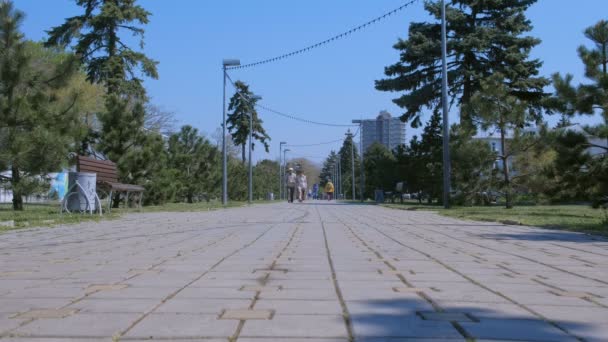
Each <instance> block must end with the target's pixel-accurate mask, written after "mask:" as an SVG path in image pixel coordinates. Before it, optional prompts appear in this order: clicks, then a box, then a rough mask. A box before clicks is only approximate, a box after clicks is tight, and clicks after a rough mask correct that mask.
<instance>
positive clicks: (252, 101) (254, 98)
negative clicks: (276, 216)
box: [248, 95, 262, 204]
mask: <svg viewBox="0 0 608 342" xmlns="http://www.w3.org/2000/svg"><path fill="white" fill-rule="evenodd" d="M261 99H262V97H261V96H258V95H251V96H250V97H249V99H248V104H249V109H250V111H249V186H248V190H249V196H248V200H249V204H251V202H253V163H252V161H251V151H252V150H253V112H254V106H253V104H255V101H258V100H261Z"/></svg>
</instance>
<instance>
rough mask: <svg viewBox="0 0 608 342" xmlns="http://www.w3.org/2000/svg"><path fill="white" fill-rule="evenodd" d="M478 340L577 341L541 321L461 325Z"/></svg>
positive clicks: (503, 321) (504, 321)
mask: <svg viewBox="0 0 608 342" xmlns="http://www.w3.org/2000/svg"><path fill="white" fill-rule="evenodd" d="M460 325H461V326H462V327H463V328H464V329H465V330H466V331H467V332H468V333H469V334H470V335H471V336H473V337H474V338H476V339H497V340H532V341H576V339H575V338H574V337H573V336H569V335H568V334H566V333H564V332H563V331H561V330H559V329H557V328H556V327H554V326H552V325H550V324H549V323H546V322H543V321H539V320H515V319H514V320H495V319H484V320H481V321H480V322H479V323H466V322H463V323H460Z"/></svg>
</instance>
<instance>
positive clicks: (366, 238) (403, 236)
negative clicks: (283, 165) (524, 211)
mask: <svg viewBox="0 0 608 342" xmlns="http://www.w3.org/2000/svg"><path fill="white" fill-rule="evenodd" d="M0 251H1V252H0V265H1V267H0V268H1V270H0V341H12V340H16V341H28V340H36V341H38V342H55V341H58V340H66V341H72V342H75V341H79V340H91V341H109V340H111V339H112V337H114V338H115V339H122V340H133V341H135V340H146V339H149V338H151V337H154V338H160V339H165V340H173V339H175V340H180V341H187V340H191V341H207V342H211V341H224V342H226V341H228V340H229V338H232V340H236V341H239V342H243V341H245V342H261V341H268V342H273V341H287V342H300V341H307V342H315V341H316V342H339V341H340V342H344V341H347V340H349V338H350V339H354V341H356V342H360V341H364V342H388V341H391V342H398V341H420V340H424V341H428V342H430V341H435V342H439V341H463V340H464V338H465V337H466V336H471V337H474V338H476V339H477V341H482V340H488V341H489V340H494V341H498V340H519V341H530V340H534V341H568V340H576V339H577V338H578V339H579V340H586V341H602V338H604V337H605V336H608V328H607V326H608V323H606V321H605V320H604V317H606V316H607V315H608V313H607V311H606V310H607V309H606V307H608V299H607V298H608V241H607V240H603V239H597V238H594V237H589V236H585V235H581V234H573V233H564V232H553V231H548V230H541V229H537V228H530V227H521V226H505V225H500V224H494V223H478V222H470V221H462V220H458V219H453V218H446V217H441V216H439V215H437V214H434V213H430V212H422V211H401V210H389V209H385V208H381V207H377V206H361V205H341V204H335V203H332V204H331V205H328V204H327V203H326V202H309V203H306V204H304V205H288V204H283V203H281V204H270V205H259V206H252V207H244V208H234V209H227V210H218V211H210V212H199V213H147V214H130V215H126V216H124V217H123V218H121V219H119V220H114V221H102V222H98V223H92V222H87V223H81V224H77V225H73V226H60V227H56V228H54V229H28V230H19V231H11V232H8V233H4V234H1V235H0ZM124 285H126V287H125V286H124ZM407 288H418V289H419V291H406V290H403V291H396V290H395V289H407ZM92 289H95V291H93V290H92ZM581 293H590V294H593V295H594V296H590V297H593V298H592V299H585V298H578V297H580V296H578V295H576V294H581ZM32 310H39V311H32ZM40 310H42V311H40ZM44 310H47V311H44ZM49 310H50V311H49ZM53 310H56V312H64V311H66V310H67V311H69V312H72V314H71V315H68V316H66V317H63V316H61V317H63V318H41V317H37V316H36V317H34V319H31V320H25V319H23V318H19V317H20V316H18V314H23V313H26V312H55V311H53ZM62 310H63V311H62ZM71 310H77V312H73V311H71ZM226 310H236V311H231V312H237V313H238V312H244V313H249V312H256V311H257V312H272V315H270V316H268V315H265V316H264V318H266V319H263V320H246V321H240V320H239V319H219V318H220V317H221V314H222V313H224V312H226ZM67 311H66V312H67ZM344 311H346V312H347V313H348V315H349V316H348V317H349V318H350V321H349V322H350V323H349V324H348V325H347V321H345V320H344V316H343V313H344ZM438 312H445V313H446V314H442V315H436V314H435V313H438ZM22 317H23V316H22ZM58 317H59V316H58ZM234 317H235V318H238V317H241V316H234ZM242 317H245V316H242ZM424 317H426V318H427V319H426V320H425V319H423V318H424ZM429 317H430V318H432V319H430V318H429ZM463 317H467V318H468V317H472V318H473V319H474V322H467V320H465V319H463ZM268 318H269V319H268ZM452 319H453V320H456V321H458V322H457V323H454V322H450V320H452ZM446 320H447V321H446ZM455 324H456V326H455ZM239 325H242V329H237V328H238V327H239ZM456 327H458V329H457V328H456ZM9 334H17V337H16V338H12V337H11V338H10V339H9Z"/></svg>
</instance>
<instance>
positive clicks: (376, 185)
mask: <svg viewBox="0 0 608 342" xmlns="http://www.w3.org/2000/svg"><path fill="white" fill-rule="evenodd" d="M363 169H364V172H365V194H366V196H367V197H370V198H373V195H374V191H375V190H384V191H392V190H393V189H394V188H395V183H396V180H395V177H394V174H395V157H394V156H393V154H392V153H391V151H389V149H388V148H386V146H384V145H382V144H380V143H378V142H375V143H373V144H372V145H371V146H370V147H369V148H368V149H367V151H366V152H365V154H364V156H363Z"/></svg>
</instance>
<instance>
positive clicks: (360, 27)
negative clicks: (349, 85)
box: [227, 0, 418, 69]
mask: <svg viewBox="0 0 608 342" xmlns="http://www.w3.org/2000/svg"><path fill="white" fill-rule="evenodd" d="M417 1H418V0H409V1H408V2H406V3H404V4H403V5H401V6H399V7H397V8H395V9H393V10H391V11H389V12H386V13H384V14H383V15H381V16H379V17H376V18H374V19H371V20H369V21H367V22H365V23H363V24H361V25H359V26H356V27H353V28H351V29H350V30H348V31H345V32H342V33H340V34H337V35H335V36H333V37H330V38H328V39H325V40H323V41H321V42H318V43H316V44H313V45H309V46H307V47H304V48H302V49H299V50H295V51H292V52H289V53H285V54H283V55H279V56H276V57H272V58H268V59H264V60H260V61H257V62H253V63H248V64H243V65H239V66H232V67H228V68H227V69H244V68H251V67H255V66H259V65H262V64H268V63H272V62H276V61H279V60H282V59H286V58H289V57H292V56H295V55H299V54H302V53H304V52H308V51H310V50H313V49H316V48H319V47H322V46H325V45H327V44H329V43H331V42H334V41H336V40H338V39H341V38H344V37H347V36H349V35H351V34H353V33H355V32H357V31H359V30H361V29H364V28H366V27H368V26H371V25H373V24H375V23H377V22H380V21H382V20H383V19H386V18H387V17H390V16H391V15H393V14H395V13H397V12H399V11H402V10H404V9H405V8H407V7H409V6H411V5H412V4H414V3H415V2H417Z"/></svg>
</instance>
